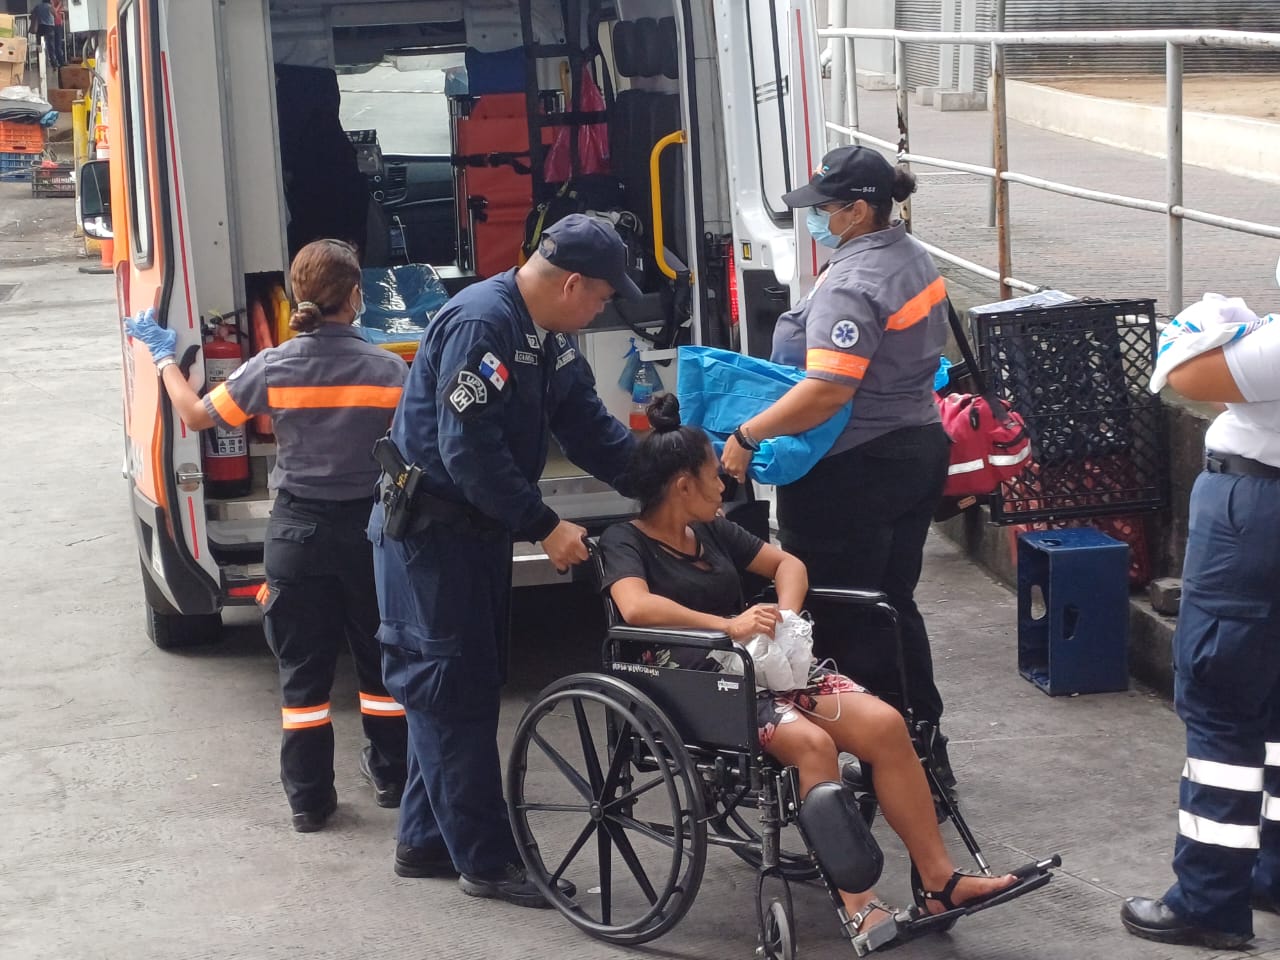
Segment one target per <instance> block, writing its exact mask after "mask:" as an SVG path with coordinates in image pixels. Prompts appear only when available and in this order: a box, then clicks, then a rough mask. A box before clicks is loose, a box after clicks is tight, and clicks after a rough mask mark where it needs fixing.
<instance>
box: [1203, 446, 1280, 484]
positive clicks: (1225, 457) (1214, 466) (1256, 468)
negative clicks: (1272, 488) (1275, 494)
mask: <svg viewBox="0 0 1280 960" xmlns="http://www.w3.org/2000/svg"><path fill="white" fill-rule="evenodd" d="M1204 468H1205V469H1206V470H1208V471H1209V472H1210V473H1228V474H1232V475H1233V476H1237V477H1262V478H1263V479H1265V480H1280V467H1273V466H1271V464H1269V463H1261V462H1259V461H1257V460H1252V459H1250V458H1249V457H1241V456H1239V455H1237V454H1234V453H1214V452H1213V451H1212V450H1209V451H1206V452H1205V455H1204Z"/></svg>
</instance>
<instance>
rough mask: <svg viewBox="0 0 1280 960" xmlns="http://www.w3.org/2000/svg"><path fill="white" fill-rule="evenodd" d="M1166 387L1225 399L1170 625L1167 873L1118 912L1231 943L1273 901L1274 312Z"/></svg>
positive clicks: (1278, 697) (1209, 440) (1279, 351)
mask: <svg viewBox="0 0 1280 960" xmlns="http://www.w3.org/2000/svg"><path fill="white" fill-rule="evenodd" d="M1161 339H1162V342H1163V340H1164V337H1163V335H1162V337H1161ZM1219 342H1221V341H1219ZM1169 386H1170V387H1172V388H1173V389H1174V390H1175V391H1177V392H1178V393H1180V394H1182V395H1183V396H1184V397H1187V398H1188V399H1191V400H1201V401H1208V402H1218V403H1225V404H1226V411H1225V412H1224V413H1222V414H1220V415H1219V416H1218V417H1217V419H1215V420H1214V421H1213V423H1212V424H1210V426H1209V430H1208V432H1207V433H1206V434H1205V448H1206V450H1205V468H1204V472H1202V473H1201V474H1200V476H1199V477H1197V478H1196V482H1195V486H1194V487H1193V488H1192V491H1191V505H1190V516H1189V523H1188V528H1187V553H1186V560H1185V562H1184V563H1183V568H1182V602H1181V606H1180V607H1179V610H1178V628H1177V630H1176V632H1175V633H1174V637H1173V662H1174V669H1175V682H1174V691H1173V699H1174V705H1175V706H1176V707H1177V710H1178V716H1179V717H1181V718H1182V722H1183V723H1184V724H1186V728H1187V762H1186V766H1185V767H1184V768H1183V771H1182V788H1181V791H1180V795H1179V804H1178V806H1179V808H1180V809H1179V811H1178V836H1177V839H1176V841H1175V843H1174V848H1173V849H1174V853H1173V872H1174V874H1175V876H1176V880H1175V882H1174V884H1173V886H1172V887H1170V888H1169V890H1168V891H1167V892H1166V893H1165V894H1164V896H1163V897H1162V898H1160V899H1151V898H1146V897H1130V898H1129V899H1127V900H1126V901H1125V903H1124V906H1123V907H1122V908H1121V914H1120V915H1121V919H1122V921H1123V923H1124V925H1125V927H1126V928H1127V929H1128V931H1129V932H1130V933H1132V934H1134V935H1135V936H1139V937H1143V938H1145V939H1148V940H1156V941H1159V942H1161V943H1181V944H1195V945H1200V946H1206V947H1212V948H1214V949H1217V950H1221V949H1237V948H1243V947H1244V945H1245V944H1246V943H1248V941H1249V940H1251V939H1252V938H1253V911H1254V910H1265V911H1267V912H1269V913H1280V809H1278V808H1277V805H1278V804H1280V800H1277V799H1276V798H1277V797H1280V758H1278V757H1277V751H1278V750H1280V746H1278V744H1280V548H1277V544H1280V320H1272V321H1271V322H1270V323H1268V324H1266V325H1265V326H1263V327H1261V328H1260V329H1257V330H1255V331H1254V332H1252V333H1250V334H1248V335H1247V336H1245V337H1243V338H1241V339H1237V340H1235V341H1234V342H1231V343H1228V344H1227V345H1225V346H1221V347H1216V348H1214V349H1211V350H1207V351H1204V352H1200V353H1199V354H1198V355H1196V356H1193V357H1191V358H1190V359H1188V360H1185V361H1184V362H1183V363H1181V364H1180V365H1178V366H1176V367H1174V368H1173V369H1172V370H1171V371H1170V372H1169Z"/></svg>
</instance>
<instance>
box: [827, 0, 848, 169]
mask: <svg viewBox="0 0 1280 960" xmlns="http://www.w3.org/2000/svg"><path fill="white" fill-rule="evenodd" d="M848 12H849V11H848V8H847V7H846V6H845V0H827V19H828V20H829V21H830V22H831V27H832V29H835V30H842V29H844V27H845V26H846V25H847V23H848V20H847V16H848ZM828 44H829V45H830V49H831V115H832V116H833V117H835V118H836V121H837V122H838V123H839V124H840V125H841V126H844V127H847V126H850V124H849V116H848V107H847V104H846V100H845V96H846V95H845V91H846V90H847V89H848V85H847V84H846V83H845V72H846V71H847V70H848V69H849V67H848V51H849V47H848V42H847V41H846V40H844V39H835V40H829V41H828ZM850 139H851V138H847V137H844V136H843V135H841V134H832V133H828V134H827V148H828V149H830V148H831V147H834V146H836V145H837V144H838V143H840V142H842V141H844V140H850Z"/></svg>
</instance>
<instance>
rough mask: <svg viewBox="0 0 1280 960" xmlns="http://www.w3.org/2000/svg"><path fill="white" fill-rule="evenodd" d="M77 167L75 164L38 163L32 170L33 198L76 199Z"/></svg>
mask: <svg viewBox="0 0 1280 960" xmlns="http://www.w3.org/2000/svg"><path fill="white" fill-rule="evenodd" d="M75 195H76V165H75V164H74V163H55V164H51V165H45V164H40V163H37V164H35V165H34V166H32V168H31V196H33V197H74V196H75Z"/></svg>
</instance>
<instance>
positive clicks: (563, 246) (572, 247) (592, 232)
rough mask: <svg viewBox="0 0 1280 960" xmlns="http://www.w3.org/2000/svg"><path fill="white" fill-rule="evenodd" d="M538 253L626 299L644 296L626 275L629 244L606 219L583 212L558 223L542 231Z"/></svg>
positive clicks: (558, 265)
mask: <svg viewBox="0 0 1280 960" xmlns="http://www.w3.org/2000/svg"><path fill="white" fill-rule="evenodd" d="M538 253H540V254H542V256H543V259H545V260H546V261H547V262H548V263H550V264H552V265H554V266H557V267H559V268H560V269H561V270H568V271H569V272H570V273H580V274H582V275H583V276H584V277H593V278H594V279H596V280H603V281H605V283H607V284H609V286H611V287H613V291H614V293H616V294H617V295H618V296H620V297H622V298H623V299H624V300H638V299H640V298H641V297H642V296H644V294H643V293H641V292H640V288H639V287H637V286H636V285H635V282H634V281H632V279H631V277H630V276H628V275H627V246H626V244H625V243H623V242H622V238H621V237H620V236H618V233H617V231H616V230H614V229H613V227H611V226H609V225H608V224H607V223H605V222H604V221H603V220H599V219H597V218H595V217H588V216H585V215H584V214H581V213H571V214H569V216H567V217H565V218H564V219H562V220H557V221H556V222H555V223H553V224H552V225H551V226H549V227H547V229H545V230H543V231H542V237H541V239H539V240H538Z"/></svg>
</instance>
